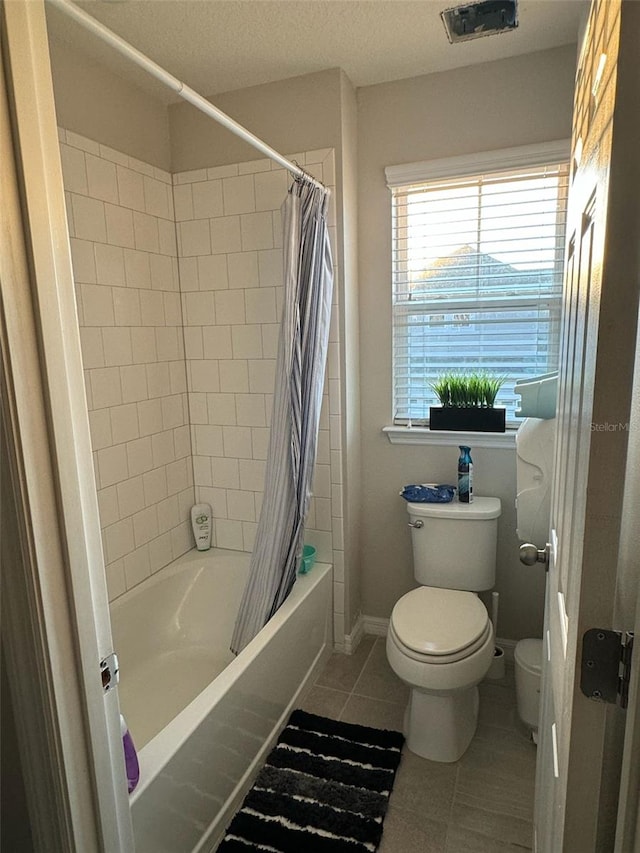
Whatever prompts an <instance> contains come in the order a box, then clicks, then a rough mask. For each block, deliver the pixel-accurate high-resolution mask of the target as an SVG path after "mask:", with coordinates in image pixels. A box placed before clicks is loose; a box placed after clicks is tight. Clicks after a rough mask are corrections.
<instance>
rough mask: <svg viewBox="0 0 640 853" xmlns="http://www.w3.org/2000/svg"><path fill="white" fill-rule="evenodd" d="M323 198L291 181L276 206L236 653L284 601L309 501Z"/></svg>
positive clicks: (323, 276) (324, 265)
mask: <svg viewBox="0 0 640 853" xmlns="http://www.w3.org/2000/svg"><path fill="white" fill-rule="evenodd" d="M328 199H329V193H328V191H327V190H325V189H323V188H322V187H318V186H316V185H315V184H313V183H312V182H311V181H308V180H306V179H304V178H302V179H297V180H296V181H295V182H294V184H293V186H292V187H291V189H290V190H289V194H288V196H287V198H286V200H285V202H284V204H283V225H284V250H283V251H284V308H283V315H282V324H281V327H280V340H279V345H278V357H277V361H276V380H275V392H274V400H273V413H272V418H271V434H270V440H269V452H268V455H267V463H266V473H265V487H264V498H263V502H262V510H261V513H260V520H259V522H258V530H257V533H256V540H255V545H254V548H253V553H252V555H251V564H250V569H249V579H248V581H247V585H246V587H245V590H244V593H243V596H242V601H241V603H240V611H239V613H238V617H237V619H236V624H235V628H234V631H233V637H232V640H231V649H232V651H234V652H236V653H238V652H240V651H241V650H242V649H243V648H244V647H245V646H246V645H247V643H249V642H250V641H251V640H252V639H253V638H254V637H255V635H256V634H257V633H258V631H259V630H260V629H261V628H262V626H263V625H265V624H266V623H267V622H268V621H269V619H270V618H271V616H273V614H274V613H275V612H276V610H277V609H278V608H279V607H280V605H281V604H282V603H283V601H284V600H285V598H286V597H287V595H288V594H289V592H290V591H291V587H292V586H293V582H294V581H295V578H296V571H297V568H298V563H299V560H300V555H301V552H302V545H303V542H302V538H303V534H304V521H305V518H306V515H307V510H308V508H309V500H310V498H311V493H310V488H311V479H312V476H313V467H314V463H315V458H316V443H317V437H318V423H319V420H320V407H321V405H322V391H323V385H324V370H325V362H326V356H327V342H328V337H329V322H330V319H331V294H332V290H333V267H332V261H331V248H330V246H329V236H328V232H327V222H326V214H327V205H328Z"/></svg>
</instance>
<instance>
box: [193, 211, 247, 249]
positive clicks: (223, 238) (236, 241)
mask: <svg viewBox="0 0 640 853" xmlns="http://www.w3.org/2000/svg"><path fill="white" fill-rule="evenodd" d="M210 231H211V252H212V254H214V255H219V254H228V253H229V252H240V251H241V250H242V239H241V237H240V217H238V216H219V217H217V218H216V219H211V220H210ZM202 254H204V253H202Z"/></svg>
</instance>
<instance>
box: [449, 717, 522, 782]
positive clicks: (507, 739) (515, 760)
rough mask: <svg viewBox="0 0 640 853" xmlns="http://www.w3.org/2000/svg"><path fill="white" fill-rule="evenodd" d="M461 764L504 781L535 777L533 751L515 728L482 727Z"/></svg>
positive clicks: (479, 728) (462, 766)
mask: <svg viewBox="0 0 640 853" xmlns="http://www.w3.org/2000/svg"><path fill="white" fill-rule="evenodd" d="M460 765H461V768H469V769H471V770H479V771H483V772H488V773H491V774H492V775H494V776H497V777H500V778H503V779H507V780H508V779H531V778H532V777H533V776H534V775H535V766H536V748H535V746H534V745H533V743H530V742H529V741H526V740H525V739H524V738H523V737H521V736H520V735H519V734H518V733H517V732H516V731H515V729H513V730H511V731H510V730H507V729H502V728H498V727H495V726H487V725H482V724H481V725H479V726H478V730H477V732H476V735H475V737H474V739H473V740H472V741H471V745H470V746H469V749H468V750H467V751H466V752H465V754H464V755H463V756H462V758H461V759H460ZM461 772H462V771H461Z"/></svg>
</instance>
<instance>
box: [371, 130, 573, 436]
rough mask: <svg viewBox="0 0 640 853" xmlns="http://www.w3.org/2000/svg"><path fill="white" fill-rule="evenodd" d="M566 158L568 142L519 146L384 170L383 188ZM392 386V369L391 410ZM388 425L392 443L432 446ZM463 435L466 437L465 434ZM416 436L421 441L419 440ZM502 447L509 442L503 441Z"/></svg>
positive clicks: (420, 432)
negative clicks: (384, 184)
mask: <svg viewBox="0 0 640 853" xmlns="http://www.w3.org/2000/svg"><path fill="white" fill-rule="evenodd" d="M570 156H571V140H570V139H560V140H553V141H550V142H545V143H539V144H533V145H523V146H518V147H515V148H504V149H496V150H493V151H484V152H480V153H477V154H470V155H462V156H456V157H446V158H442V159H438V160H428V161H423V162H418V163H405V164H400V165H396V166H387V167H386V169H385V176H386V182H387V187H388V188H389V189H393V188H395V187H403V186H407V185H410V184H415V183H422V182H429V181H437V180H455V179H457V178H465V177H473V176H476V175H489V174H491V173H497V172H507V171H511V170H513V171H517V170H518V169H526V168H533V167H536V166H543V165H546V164H550V163H567V164H569V163H570ZM392 239H393V235H392ZM565 245H566V236H565ZM390 278H391V276H390ZM392 311H393V306H392ZM391 323H392V334H393V328H394V316H393V314H392V316H391ZM395 382H396V377H395V370H394V368H392V389H391V393H392V400H391V403H392V406H393V397H394V393H395V392H394V387H395ZM399 420H404V419H399ZM391 424H392V426H389V427H385V429H384V431H385V433H386V434H387V437H388V438H389V440H390V441H391V442H392V443H412V444H413V443H423V442H424V443H432V438H433V434H432V435H431V440H430V439H429V432H430V431H429V427H428V425H425V426H422V425H421V426H420V427H419V428H414V429H413V432H412V433H411V437H410V438H408V437H407V438H406V441H405V439H403V435H404V436H406V434H407V431H408V430H411V426H410V421H409V425H406V424H404V425H403V424H401V423H399V422H396V421H395V413H394V412H393V411H392V417H391ZM507 431H508V432H511V433H512V434H515V432H516V431H517V425H515V426H513V425H511V426H509V425H508V429H507ZM447 435H449V436H450V435H451V434H450V433H448V434H447ZM467 435H469V434H468V433H467ZM479 435H482V434H479ZM485 435H486V434H485ZM419 436H421V437H420V438H419ZM504 443H510V442H508V441H505V442H504Z"/></svg>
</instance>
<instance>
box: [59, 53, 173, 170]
mask: <svg viewBox="0 0 640 853" xmlns="http://www.w3.org/2000/svg"><path fill="white" fill-rule="evenodd" d="M49 50H50V53H51V72H52V75H53V93H54V97H55V103H56V116H57V121H58V126H59V127H64V128H66V129H67V130H72V131H73V132H74V133H79V134H81V135H82V136H86V137H88V138H89V139H94V140H97V141H98V142H100V143H101V144H102V145H107V146H109V147H110V148H115V149H116V150H117V151H120V152H124V153H125V154H128V155H129V156H131V157H136V158H137V159H138V160H143V161H144V162H145V163H151V164H152V165H154V166H158V167H159V168H161V169H165V170H168V169H169V168H170V165H171V160H170V144H169V117H168V113H167V107H166V106H165V105H164V104H163V103H161V102H160V101H158V100H156V99H155V98H153V97H152V96H151V95H150V94H149V93H148V92H143V91H142V90H141V89H138V88H137V87H136V86H133V85H132V84H131V83H129V82H128V81H126V80H123V79H122V78H121V77H118V76H116V75H115V74H113V73H112V72H111V71H109V70H108V69H107V68H105V67H104V66H103V65H100V64H98V63H96V62H93V61H92V60H91V59H89V57H87V56H85V55H84V54H81V53H79V52H77V51H76V50H74V49H72V48H70V47H69V45H67V44H65V45H61V44H59V43H58V42H57V41H56V40H55V39H53V38H51V39H50V43H49Z"/></svg>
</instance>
